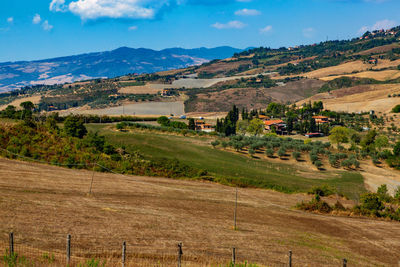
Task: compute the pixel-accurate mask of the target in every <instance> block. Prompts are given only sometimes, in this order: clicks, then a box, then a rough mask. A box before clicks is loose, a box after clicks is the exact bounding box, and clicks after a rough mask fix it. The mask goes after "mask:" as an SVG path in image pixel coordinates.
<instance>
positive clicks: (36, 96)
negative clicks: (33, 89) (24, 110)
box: [0, 95, 42, 110]
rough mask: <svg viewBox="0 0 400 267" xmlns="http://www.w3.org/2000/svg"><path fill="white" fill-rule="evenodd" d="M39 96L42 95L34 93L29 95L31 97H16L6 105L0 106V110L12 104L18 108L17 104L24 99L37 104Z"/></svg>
mask: <svg viewBox="0 0 400 267" xmlns="http://www.w3.org/2000/svg"><path fill="white" fill-rule="evenodd" d="M41 97H42V96H41V95H35V96H31V97H24V98H18V99H16V100H14V101H12V102H11V103H9V104H7V105H3V106H0V110H3V109H5V108H6V107H7V106H8V105H13V106H15V107H17V108H19V105H20V104H21V103H22V102H25V101H31V102H32V103H33V104H38V103H39V101H40V98H41Z"/></svg>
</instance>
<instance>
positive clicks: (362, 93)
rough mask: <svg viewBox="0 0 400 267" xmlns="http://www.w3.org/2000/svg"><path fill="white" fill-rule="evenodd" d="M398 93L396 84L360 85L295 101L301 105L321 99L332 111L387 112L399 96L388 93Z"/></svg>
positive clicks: (398, 88) (399, 90) (399, 101)
mask: <svg viewBox="0 0 400 267" xmlns="http://www.w3.org/2000/svg"><path fill="white" fill-rule="evenodd" d="M394 93H395V94H399V93H400V87H399V85H397V84H379V85H378V84H376V85H361V86H355V87H350V88H343V89H339V90H335V91H332V92H331V93H320V94H316V95H314V96H312V97H310V98H307V99H305V100H302V101H299V102H297V105H302V104H303V103H306V102H308V101H311V102H313V101H322V102H323V103H324V106H325V108H327V109H329V110H334V111H347V112H363V111H366V112H368V111H370V110H375V111H376V112H381V113H389V112H390V111H391V110H392V108H393V107H394V106H396V105H397V104H400V97H390V98H389V97H388V95H389V94H394Z"/></svg>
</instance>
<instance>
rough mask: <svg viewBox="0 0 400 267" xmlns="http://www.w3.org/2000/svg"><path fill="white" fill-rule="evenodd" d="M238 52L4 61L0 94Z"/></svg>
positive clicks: (122, 51) (125, 51)
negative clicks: (1, 92) (27, 87)
mask: <svg viewBox="0 0 400 267" xmlns="http://www.w3.org/2000/svg"><path fill="white" fill-rule="evenodd" d="M241 51H243V49H236V48H232V47H228V46H222V47H216V48H204V47H202V48H196V49H183V48H169V49H164V50H161V51H155V50H152V49H145V48H138V49H134V48H129V47H121V48H118V49H116V50H112V51H106V52H96V53H88V54H81V55H75V56H67V57H59V58H52V59H45V60H37V61H19V62H5V63H0V91H10V90H13V89H17V88H20V87H23V86H28V85H37V84H48V85H50V84H57V83H65V82H74V81H79V80H87V79H93V78H102V77H104V78H113V77H117V76H121V75H125V74H129V73H138V74H142V73H153V72H158V71H165V70H172V69H178V68H185V67H189V66H194V65H200V64H203V63H206V62H208V61H211V60H214V59H224V58H228V57H231V56H232V55H233V54H234V53H238V52H241Z"/></svg>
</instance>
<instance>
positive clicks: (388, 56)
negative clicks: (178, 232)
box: [0, 27, 400, 115]
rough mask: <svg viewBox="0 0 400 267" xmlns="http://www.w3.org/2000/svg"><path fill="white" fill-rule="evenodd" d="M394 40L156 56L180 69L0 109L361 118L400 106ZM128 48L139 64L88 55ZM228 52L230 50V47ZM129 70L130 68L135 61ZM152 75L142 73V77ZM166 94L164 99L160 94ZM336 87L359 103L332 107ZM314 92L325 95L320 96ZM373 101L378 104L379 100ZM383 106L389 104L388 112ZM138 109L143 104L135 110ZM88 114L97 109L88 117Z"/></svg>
mask: <svg viewBox="0 0 400 267" xmlns="http://www.w3.org/2000/svg"><path fill="white" fill-rule="evenodd" d="M399 40H400V27H395V28H392V29H389V30H386V31H384V30H379V31H374V32H372V33H371V32H367V33H365V34H364V35H363V36H361V37H359V38H354V39H351V40H341V41H339V40H335V41H326V42H321V43H318V44H313V45H306V46H305V45H300V46H295V47H288V48H285V47H282V48H279V49H272V48H266V47H260V48H252V49H248V50H246V51H243V52H238V53H235V54H234V55H233V57H227V58H225V59H222V60H212V61H210V62H207V63H203V64H201V65H197V66H191V67H187V68H185V66H186V65H185V66H182V65H179V64H183V63H182V61H181V60H183V58H185V60H187V59H188V57H189V58H191V59H193V58H195V57H196V58H197V57H198V58H205V56H206V54H209V55H212V57H219V58H222V57H225V56H227V54H228V52H227V53H226V54H224V53H223V52H224V51H226V49H227V48H216V49H214V50H204V49H197V50H190V51H185V50H182V49H167V50H163V51H160V52H154V51H153V52H152V56H151V57H152V60H155V61H157V60H159V59H160V58H159V57H158V54H159V53H164V54H166V60H169V59H170V58H169V56H168V55H170V56H171V55H172V56H171V57H172V58H173V60H172V62H177V61H179V62H178V63H179V64H178V65H179V66H178V65H177V66H176V68H177V69H172V68H169V67H168V68H167V67H166V66H164V69H163V68H161V69H159V70H160V71H157V70H155V69H153V72H154V71H156V72H154V73H151V74H131V75H123V76H119V77H116V78H113V79H96V80H90V81H86V82H76V83H71V84H64V85H53V86H30V87H25V88H22V89H21V90H19V91H14V92H11V93H5V94H0V108H1V109H4V108H5V107H6V106H7V105H8V104H10V103H11V104H14V105H18V103H20V102H21V101H23V100H21V99H33V100H34V103H35V104H38V109H39V111H54V110H57V111H62V112H64V113H67V114H68V113H71V112H73V113H85V114H87V113H91V112H93V113H96V114H105V115H107V114H112V115H120V114H124V112H125V108H122V106H126V110H127V112H128V114H131V113H133V114H135V115H148V114H152V115H170V114H177V115H182V114H183V113H185V112H186V113H189V112H190V113H193V112H197V113H198V112H201V113H208V112H227V111H228V110H229V109H230V107H231V106H232V105H233V104H236V105H237V106H238V107H239V108H240V109H241V108H247V109H249V110H253V109H260V108H266V107H267V105H268V104H269V103H271V102H277V103H282V104H294V103H297V104H303V103H305V102H307V101H309V100H323V101H325V102H326V104H327V105H328V106H329V108H331V109H334V110H336V111H350V112H360V111H369V109H374V110H377V111H381V112H388V111H390V110H391V109H392V108H393V107H394V106H395V105H396V104H400V102H399V101H398V100H400V98H398V97H396V98H391V99H390V100H387V99H386V98H388V97H387V96H388V94H395V95H396V96H397V94H399V93H400V92H398V90H397V89H396V88H397V85H398V84H399V83H400V42H399ZM127 50H129V51H135V53H142V56H141V57H138V58H136V57H135V60H139V59H141V60H144V58H142V57H144V56H143V53H144V54H146V53H147V52H148V51H147V50H140V51H138V50H131V49H128V48H121V49H118V50H115V51H112V52H107V53H108V54H107V53H106V55H108V56H105V54H104V53H100V54H89V55H86V56H85V57H89V58H91V57H93V58H98V57H99V55H102V57H105V58H107V57H110V58H118V60H119V61H118V62H123V63H121V64H122V65H124V64H125V65H126V64H128V63H126V62H129V60H133V59H132V57H129V56H127V52H126V51H127ZM227 51H229V53H232V52H233V50H232V49H228V50H227ZM180 53H186V55H187V57H186V56H185V57H175V56H173V55H176V54H180ZM218 55H220V56H218ZM85 57H84V58H85ZM139 61H140V60H139ZM71 62H72V61H71ZM111 62H113V61H111ZM135 62H136V63H137V61H135ZM158 62H159V63H160V62H161V63H162V62H163V61H162V60H161V61H158ZM114 63H115V62H114ZM114 63H113V64H114ZM136 63H135V64H136ZM161 63H160V64H161ZM197 63H201V62H200V61H199V62H197ZM197 63H195V62H193V61H191V63H190V64H189V63H188V62H187V61H185V63H184V64H187V65H195V64H197ZM104 64H106V63H104V62H103V61H99V62H98V63H97V64H96V66H89V68H90V71H100V70H101V71H109V69H108V68H107V67H106V65H104ZM129 64H130V66H133V65H132V64H133V63H129ZM138 64H139V63H138ZM184 64H183V65H184ZM118 65H119V63H118V64H117V66H118ZM125 65H124V66H125ZM149 66H150V65H149ZM153 67H154V66H153ZM180 67H182V68H180ZM161 70H164V71H161ZM113 71H114V74H113V76H116V75H120V74H121V73H122V71H121V69H119V68H118V67H116V68H113ZM150 71H151V70H150V69H148V70H144V69H143V72H150ZM88 73H89V72H88ZM64 74H65V73H64ZM89 74H90V73H89ZM89 74H88V75H89ZM90 75H92V74H90ZM92 76H93V75H92ZM98 76H103V75H100V74H99V75H98ZM378 85H379V86H378ZM360 86H362V89H360ZM388 88H390V90H388ZM164 89H167V93H165V92H164V93H163V90H164ZM339 89H340V90H344V91H346V90H347V89H348V90H347V91H346V92H348V93H347V94H349V95H352V97H355V99H358V100H357V103H358V104H355V105H347V104H346V106H345V107H344V106H343V105H334V104H331V102H332V101H334V100H333V99H335V98H337V97H336V96H335V95H334V94H331V92H333V91H334V90H339ZM381 89H382V90H381ZM350 91H352V92H351V93H350ZM365 91H370V92H371V91H376V93H374V96H373V97H374V98H375V99H372V101H373V103H370V102H371V100H368V99H367V98H366V99H365V103H364V97H366V95H365ZM319 93H325V95H324V94H323V95H321V96H319V95H317V94H319ZM326 93H327V94H328V95H327V96H326ZM314 96H315V97H314ZM310 97H311V98H310ZM378 99H380V101H376V100H378ZM341 101H342V99H341V98H340V97H339V98H337V102H338V103H340V102H341ZM368 101H369V102H368ZM138 102H139V103H138ZM160 102H167V104H163V105H164V106H165V107H164V108H161V109H160V108H159V107H158V104H155V103H160ZM386 102H387V104H388V105H390V106H385V103H386ZM349 103H351V101H350V102H349ZM381 103H382V104H381ZM136 104H140V105H141V106H139V105H138V106H135V105H136ZM116 107H120V108H119V109H118V108H116ZM136 107H137V108H136ZM362 107H363V108H362ZM109 108H112V109H111V110H110V109H109ZM93 109H99V110H97V111H92V110H93ZM183 110H184V111H183ZM129 112H130V113H129Z"/></svg>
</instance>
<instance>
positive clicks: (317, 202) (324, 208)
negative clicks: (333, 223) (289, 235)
mask: <svg viewBox="0 0 400 267" xmlns="http://www.w3.org/2000/svg"><path fill="white" fill-rule="evenodd" d="M296 208H298V209H300V210H304V211H318V212H322V213H330V212H331V211H332V208H331V206H329V204H328V203H326V202H325V201H322V200H321V198H320V197H319V196H318V195H316V196H315V198H313V199H312V200H311V201H310V202H308V203H304V202H301V203H300V204H298V205H297V206H296Z"/></svg>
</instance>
